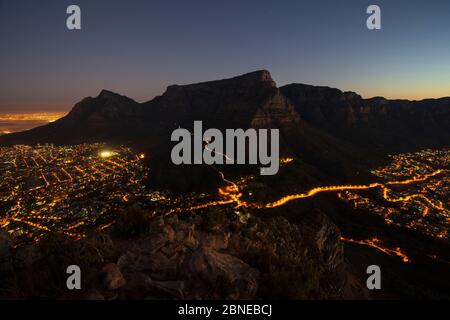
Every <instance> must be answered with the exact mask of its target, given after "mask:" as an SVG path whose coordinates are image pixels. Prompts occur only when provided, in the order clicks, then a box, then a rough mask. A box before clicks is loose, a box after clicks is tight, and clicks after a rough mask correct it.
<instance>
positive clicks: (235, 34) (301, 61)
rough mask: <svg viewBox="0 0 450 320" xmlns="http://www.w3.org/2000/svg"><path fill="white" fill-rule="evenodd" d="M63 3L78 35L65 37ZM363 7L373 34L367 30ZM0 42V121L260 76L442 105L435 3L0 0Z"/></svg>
mask: <svg viewBox="0 0 450 320" xmlns="http://www.w3.org/2000/svg"><path fill="white" fill-rule="evenodd" d="M70 4H77V5H79V6H80V7H81V10H82V27H83V29H82V30H81V31H69V30H67V29H66V22H65V21H66V18H67V15H66V13H65V12H66V8H67V6H68V5H70ZM370 4H378V5H379V6H380V7H381V9H382V28H383V29H382V30H380V31H369V30H368V29H367V28H366V18H367V14H366V13H365V11H366V8H367V6H368V5H370ZM0 41H1V44H0V72H1V73H0V112H4V111H10V110H25V109H33V108H34V109H36V110H37V109H42V110H44V109H52V108H62V109H66V110H67V109H69V108H70V107H71V106H72V105H73V104H74V103H75V102H77V101H79V100H81V98H83V97H85V96H95V95H97V94H98V93H99V91H100V90H101V89H102V88H106V89H110V90H113V91H116V92H119V93H121V94H125V95H127V96H130V97H132V98H134V99H136V100H138V101H145V100H149V99H151V98H152V97H154V96H155V95H159V94H161V93H162V92H163V91H164V90H165V88H166V86H167V85H170V84H173V83H177V84H185V83H193V82H198V81H206V80H213V79H219V78H226V77H230V76H234V75H238V74H242V73H246V72H249V71H253V70H256V69H262V68H265V69H268V70H269V71H271V73H272V76H273V77H274V79H275V81H277V83H278V85H283V84H287V83H291V82H301V83H309V84H316V85H328V86H335V87H338V88H340V89H343V90H352V91H357V92H358V93H360V94H362V95H363V96H364V97H371V96H375V95H382V96H386V97H389V98H424V97H439V96H450V1H445V0H444V1H425V0H423V1H418V0H416V1H414V0H409V1H406V0H405V1H400V0H396V1H392V0H390V1H356V0H353V1H317V0H316V1H312V0H311V1H300V0H294V1H282V0H281V1H275V0H272V1H264V0H255V1H245V0H239V1H235V0H227V1H225V0H222V1H215V0H201V1H197V0H180V1H167V0H164V1H143V0H128V1H125V0H123V1H113V0H90V1H85V0H72V1H65V0H54V1H50V0H39V1H30V0H26V1H24V0H0Z"/></svg>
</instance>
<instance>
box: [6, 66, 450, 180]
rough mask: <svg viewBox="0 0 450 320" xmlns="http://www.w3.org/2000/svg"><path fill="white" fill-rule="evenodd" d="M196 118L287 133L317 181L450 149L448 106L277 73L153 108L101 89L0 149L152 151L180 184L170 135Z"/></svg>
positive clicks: (179, 89)
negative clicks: (385, 160)
mask: <svg viewBox="0 0 450 320" xmlns="http://www.w3.org/2000/svg"><path fill="white" fill-rule="evenodd" d="M194 120H202V121H203V127H204V128H208V127H214V128H219V129H225V128H244V129H246V128H251V127H252V128H279V129H280V132H281V141H280V144H281V152H282V154H285V155H292V156H294V157H296V158H298V159H299V162H300V163H302V164H303V165H304V167H308V168H309V170H308V172H315V173H314V176H315V177H317V178H320V176H325V177H326V178H327V180H328V181H330V179H334V178H338V179H339V180H341V181H342V179H346V178H352V179H354V178H355V177H354V174H355V172H357V171H358V168H359V166H361V165H366V164H367V163H368V162H370V161H371V160H372V159H375V158H377V157H382V156H385V155H386V154H387V153H388V152H395V151H404V150H406V149H415V148H419V147H431V146H434V147H435V146H441V145H444V144H445V143H446V142H448V141H450V140H449V137H450V130H449V127H450V126H449V124H450V98H443V99H438V100H423V101H407V100H386V99H384V98H372V99H362V98H361V97H360V96H359V95H357V94H356V93H353V92H342V91H340V90H338V89H333V88H328V87H315V86H309V85H303V84H291V85H287V86H284V87H282V88H277V86H276V84H275V82H274V81H273V80H272V78H271V76H270V73H269V72H268V71H266V70H262V71H256V72H252V73H248V74H244V75H242V76H238V77H234V78H231V79H225V80H217V81H210V82H204V83H198V84H191V85H172V86H169V87H168V88H167V90H166V92H165V93H164V94H163V95H161V96H158V97H156V98H154V99H153V100H151V101H148V102H145V103H137V102H135V101H134V100H132V99H129V98H127V97H124V96H121V95H118V94H116V93H113V92H110V91H106V90H103V91H102V92H101V93H100V94H99V95H98V96H97V97H95V98H92V97H89V98H85V99H83V100H82V101H81V102H79V103H77V104H76V105H75V106H74V108H73V109H72V111H71V112H70V113H69V114H68V115H67V116H65V117H64V118H62V119H59V120H58V121H56V122H54V123H51V124H48V125H45V126H42V127H38V128H35V129H32V130H29V131H25V132H20V133H15V134H10V135H5V136H1V137H0V145H12V144H36V143H47V142H48V143H55V144H76V143H82V142H94V141H102V142H113V143H128V144H131V145H133V146H136V147H138V148H140V149H143V150H145V151H147V152H148V153H149V154H150V155H151V156H150V157H149V159H150V160H149V161H152V166H153V167H158V166H161V165H163V168H164V170H157V172H159V174H160V175H161V177H160V178H161V180H168V179H167V177H168V176H170V175H171V172H172V171H171V170H173V174H174V176H177V175H178V174H180V172H178V171H179V170H183V169H181V168H176V169H175V168H172V169H170V170H169V169H167V165H168V164H170V158H169V157H170V149H171V147H172V145H173V144H172V143H171V142H170V134H171V133H172V131H173V130H174V129H176V128H178V127H183V128H187V129H192V126H193V122H194ZM367 155H370V157H367ZM189 170H191V171H189V175H190V176H196V174H192V170H194V169H193V168H192V167H191V168H189ZM195 170H199V171H201V172H203V171H208V170H211V168H201V167H198V168H195ZM187 173H188V172H186V173H183V174H187ZM155 175H156V176H154V179H153V180H154V181H155V180H156V181H157V180H158V173H155ZM300 175H304V176H308V175H311V173H306V172H302V173H301V174H300ZM199 176H202V174H200V175H199ZM188 187H190V186H187V188H188Z"/></svg>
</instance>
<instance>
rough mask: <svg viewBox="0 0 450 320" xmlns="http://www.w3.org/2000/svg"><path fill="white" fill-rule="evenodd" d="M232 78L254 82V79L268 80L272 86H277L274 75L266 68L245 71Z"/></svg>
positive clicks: (256, 80)
mask: <svg viewBox="0 0 450 320" xmlns="http://www.w3.org/2000/svg"><path fill="white" fill-rule="evenodd" d="M232 79H242V80H245V81H252V82H253V81H254V82H267V83H269V84H270V85H271V86H274V87H276V83H275V81H274V80H273V79H272V75H271V74H270V72H269V71H268V70H265V69H262V70H257V71H253V72H249V73H245V74H243V75H240V76H237V77H234V78H232Z"/></svg>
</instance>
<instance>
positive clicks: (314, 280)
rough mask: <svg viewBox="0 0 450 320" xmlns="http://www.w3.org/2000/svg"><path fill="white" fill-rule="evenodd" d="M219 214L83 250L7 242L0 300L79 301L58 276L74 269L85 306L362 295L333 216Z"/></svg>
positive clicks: (95, 242)
mask: <svg viewBox="0 0 450 320" xmlns="http://www.w3.org/2000/svg"><path fill="white" fill-rule="evenodd" d="M219 210H220V209H217V210H216V209H214V210H210V211H209V212H208V213H206V214H205V215H202V216H199V215H191V216H189V217H184V218H183V219H180V218H178V216H176V215H172V216H168V217H165V218H162V217H160V218H155V219H153V221H152V222H151V223H152V228H150V229H148V231H146V232H143V233H141V234H139V235H136V236H135V237H133V238H131V239H130V238H127V239H125V238H122V237H121V236H120V232H119V233H118V232H117V231H120V225H119V226H117V227H116V228H119V229H116V230H114V229H111V230H110V232H108V231H106V233H92V234H91V235H89V236H88V237H87V238H86V239H84V240H80V241H78V242H75V243H73V242H71V243H68V242H65V241H59V242H58V241H55V240H54V239H53V240H51V241H49V240H44V241H43V242H42V243H41V244H40V245H37V246H25V247H19V248H15V249H13V248H12V247H11V244H10V242H9V240H7V236H6V235H3V234H2V237H1V238H0V239H1V241H2V242H0V250H1V252H2V253H5V252H7V253H8V254H7V255H2V257H3V258H2V259H3V260H2V263H1V264H0V278H3V279H8V281H1V282H0V283H1V285H0V287H1V289H2V290H0V292H2V293H4V292H7V293H8V298H11V296H13V295H14V294H16V295H21V296H22V297H26V298H31V297H35V296H34V295H35V294H36V293H37V292H39V295H40V297H42V292H46V293H47V294H48V295H49V296H50V297H51V296H56V297H59V298H61V297H66V298H74V297H75V296H72V293H70V292H68V291H67V290H65V282H64V279H63V277H60V276H61V275H60V274H58V273H59V272H63V273H62V274H65V273H64V269H65V267H66V266H65V264H67V263H70V264H79V265H80V267H81V268H82V272H83V279H84V281H83V284H82V288H83V289H82V290H81V292H77V293H76V295H77V296H76V297H78V298H84V299H148V298H151V299H161V298H162V299H256V298H277V299H280V298H287V299H300V298H302V299H303V298H352V297H357V296H359V297H361V295H360V293H359V292H356V291H355V290H353V291H352V292H351V293H350V294H348V293H346V295H344V290H343V288H345V287H346V285H347V282H348V274H347V271H346V270H347V269H346V265H345V263H344V258H343V247H342V243H340V241H339V237H340V233H339V231H338V229H337V228H336V227H335V226H334V225H333V224H332V223H331V222H330V221H329V220H328V219H327V218H326V217H325V216H323V215H322V216H318V217H317V215H316V214H315V215H316V218H314V219H313V220H311V221H315V222H311V224H310V225H308V226H305V225H297V224H293V223H291V222H289V221H288V220H286V219H284V218H282V217H276V218H271V219H268V220H262V219H258V218H254V217H247V218H244V217H245V214H243V215H241V216H236V215H235V214H234V213H232V212H231V210H230V211H228V210H222V211H220V212H219ZM56 254H57V255H56ZM5 259H6V260H5ZM12 270H14V271H12ZM30 270H38V271H34V272H33V274H35V277H33V279H30V278H29V277H28V276H26V275H27V274H29V272H30ZM11 283H14V285H12V284H11ZM45 288H47V289H45ZM353 295H354V296H353ZM0 297H1V296H0Z"/></svg>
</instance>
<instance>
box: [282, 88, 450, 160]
mask: <svg viewBox="0 0 450 320" xmlns="http://www.w3.org/2000/svg"><path fill="white" fill-rule="evenodd" d="M280 91H281V92H282V93H283V94H284V95H285V96H287V97H288V98H289V99H290V100H291V101H292V102H293V104H294V106H295V109H296V110H297V112H298V113H299V114H300V115H301V116H302V118H303V119H304V120H305V121H306V122H308V123H309V124H311V125H312V126H314V127H315V128H317V129H319V130H321V131H324V132H326V133H328V134H330V135H333V136H334V137H336V138H338V139H341V140H343V141H346V142H348V143H350V144H352V145H353V146H355V147H357V148H358V149H363V150H365V151H366V152H369V153H372V154H376V153H378V154H386V153H388V152H400V151H407V150H411V149H417V148H423V147H441V146H444V145H446V144H448V141H450V130H449V128H450V98H442V99H427V100H422V101H408V100H387V99H385V98H382V97H375V98H371V99H362V98H361V96H359V95H358V94H356V93H354V92H342V91H340V90H339V89H334V88H329V87H315V86H310V85H304V84H291V85H287V86H284V87H282V88H280Z"/></svg>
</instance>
